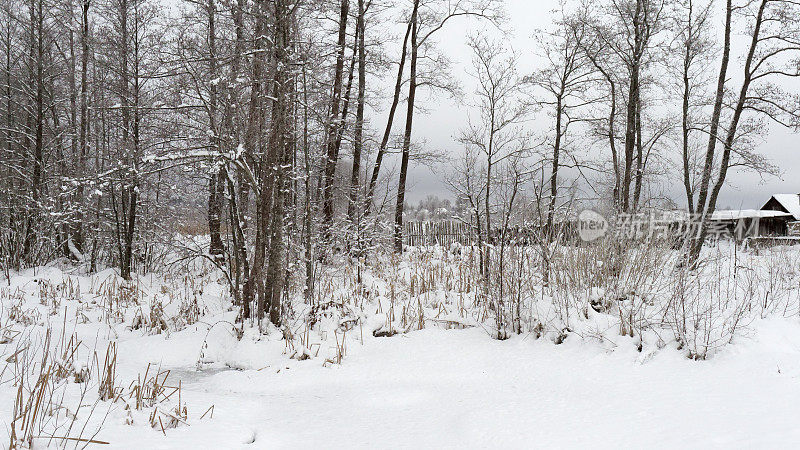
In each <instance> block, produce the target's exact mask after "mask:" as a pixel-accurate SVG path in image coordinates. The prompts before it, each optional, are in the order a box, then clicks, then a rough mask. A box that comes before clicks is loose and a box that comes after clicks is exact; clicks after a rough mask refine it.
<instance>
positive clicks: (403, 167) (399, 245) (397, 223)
mask: <svg viewBox="0 0 800 450" xmlns="http://www.w3.org/2000/svg"><path fill="white" fill-rule="evenodd" d="M418 10H419V0H414V9H413V11H412V12H411V74H410V78H409V83H408V109H407V110H406V129H405V133H404V134H403V155H402V159H401V161H400V180H399V183H398V185H397V204H396V205H395V210H394V250H395V252H397V253H403V207H404V206H405V199H406V177H407V176H408V158H409V154H410V151H411V130H412V127H413V122H414V97H415V96H416V92H417V51H418V48H417V14H418Z"/></svg>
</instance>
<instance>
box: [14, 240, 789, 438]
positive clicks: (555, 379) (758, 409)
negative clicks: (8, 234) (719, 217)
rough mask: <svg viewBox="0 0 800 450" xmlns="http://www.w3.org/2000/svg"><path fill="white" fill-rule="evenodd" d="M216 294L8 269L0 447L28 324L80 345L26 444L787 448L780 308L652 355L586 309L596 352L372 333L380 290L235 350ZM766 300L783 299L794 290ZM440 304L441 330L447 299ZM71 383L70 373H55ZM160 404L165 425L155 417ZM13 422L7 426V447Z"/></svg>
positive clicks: (29, 377)
mask: <svg viewBox="0 0 800 450" xmlns="http://www.w3.org/2000/svg"><path fill="white" fill-rule="evenodd" d="M792 254H794V253H792ZM794 255H795V256H796V254H794ZM410 270H411V271H413V268H412V269H408V268H404V269H403V271H406V272H408V271H410ZM792 282H794V281H792ZM221 283H222V281H221V277H219V274H216V273H214V272H213V271H212V270H211V269H210V268H208V267H206V268H201V269H198V270H197V271H196V272H193V273H192V276H188V275H186V274H184V275H178V276H176V275H172V276H161V275H152V276H143V277H139V278H138V279H137V281H136V282H135V283H134V284H133V285H132V286H135V288H133V287H129V286H128V285H124V284H123V283H122V282H121V281H120V280H118V278H117V277H116V275H115V274H114V272H113V271H110V270H107V271H104V272H101V273H99V274H95V275H92V276H78V275H69V274H65V273H64V272H62V271H61V270H59V269H57V268H54V267H49V268H38V269H36V270H28V271H25V272H23V273H20V274H14V275H12V277H11V279H10V281H9V283H8V286H3V287H0V299H2V306H3V308H2V313H0V338H1V339H0V342H2V343H1V344H0V355H2V360H0V364H4V365H5V368H4V369H0V371H2V374H0V429H2V433H5V434H6V436H5V437H2V436H0V439H2V441H0V442H9V437H8V434H10V433H11V429H12V428H11V421H12V417H14V416H15V413H14V408H15V397H16V396H17V395H19V394H18V393H19V392H21V393H22V394H21V395H22V400H23V401H22V403H23V404H25V403H26V401H27V399H29V398H31V396H32V394H33V393H34V392H37V391H36V389H35V385H36V381H37V377H38V376H39V375H40V371H39V370H38V369H37V365H40V361H41V350H40V346H39V343H40V342H42V340H43V339H44V336H46V330H48V329H49V330H50V333H51V341H52V344H51V348H59V349H63V348H71V347H69V346H68V345H67V346H65V345H64V344H63V342H65V341H66V340H68V339H69V336H71V335H73V333H74V335H75V336H77V338H78V339H79V340H80V342H81V344H80V346H78V348H77V350H76V351H74V352H59V351H55V350H52V351H51V354H52V355H53V356H51V358H50V361H51V362H53V361H55V362H59V361H66V360H69V364H65V365H69V367H70V370H67V372H69V374H68V375H67V376H62V377H54V376H51V382H50V384H49V386H50V388H48V389H49V390H48V391H47V392H52V393H55V394H54V395H52V396H51V397H53V398H55V401H54V403H53V404H48V405H49V406H48V407H46V408H42V409H41V410H40V411H41V412H40V415H39V417H40V419H39V420H43V419H42V418H44V420H45V422H44V423H43V425H40V426H39V425H37V428H36V430H35V431H34V432H33V433H32V434H31V435H32V436H35V437H36V438H35V439H34V440H33V442H34V446H46V445H47V444H48V443H50V444H51V445H64V444H66V446H68V447H73V446H75V447H78V448H81V447H83V446H84V445H85V444H86V442H84V441H78V440H70V441H61V440H56V441H48V440H47V439H45V438H43V437H42V436H48V435H50V436H70V437H80V438H81V439H92V440H94V441H103V442H108V443H110V444H111V445H112V446H113V447H114V448H319V447H325V448H376V447H377V448H387V447H388V448H442V447H446V448H450V447H469V448H487V447H489V448H497V447H512V446H513V447H556V448H586V447H593V448H598V447H599V448H619V447H623V448H631V447H633V448H676V447H679V448H686V447H690V448H700V447H702V448H709V447H711V448H730V447H739V448H743V447H747V448H753V447H758V448H774V447H789V446H792V445H793V444H794V443H795V442H798V441H800V427H798V426H797V424H798V423H800V319H798V317H797V315H796V311H795V310H789V309H786V308H772V309H775V310H778V309H782V310H783V311H784V312H785V313H783V314H764V313H763V311H764V310H761V311H762V313H759V314H754V315H753V317H751V319H749V320H747V321H744V320H743V321H742V322H743V323H744V322H746V324H745V325H742V326H741V327H740V329H739V331H738V332H737V334H736V336H735V338H734V339H733V341H732V342H731V343H730V344H729V345H726V346H720V347H719V348H718V349H717V350H716V351H715V352H714V353H713V355H712V356H711V357H709V358H708V359H707V360H704V361H694V360H691V359H689V358H687V357H686V351H685V349H679V348H678V344H677V343H676V342H675V341H674V340H672V339H669V338H664V339H663V342H662V343H661V344H659V345H655V344H652V342H653V338H652V336H650V335H648V336H645V337H639V336H637V337H633V338H632V337H629V336H620V333H619V331H618V330H619V324H618V323H611V325H608V323H609V321H610V320H611V319H613V314H601V313H598V314H594V313H592V314H590V315H588V317H587V319H584V320H585V321H588V322H591V324H592V325H591V327H589V326H584V327H583V330H589V329H592V328H599V327H605V328H606V331H607V332H605V333H601V336H602V338H596V337H597V336H595V335H594V334H592V333H584V334H580V333H579V331H580V330H578V327H576V326H574V325H570V326H571V327H572V328H573V330H578V331H574V332H570V333H568V335H567V338H566V340H564V341H563V343H561V344H560V345H556V344H555V343H554V339H552V336H548V335H547V334H545V336H543V337H542V338H539V339H537V338H536V335H535V333H532V332H525V333H522V334H521V335H516V334H512V335H511V337H510V338H509V339H507V340H496V339H493V338H492V335H494V332H493V331H492V330H490V329H487V325H486V324H487V323H489V324H490V323H492V320H491V319H487V320H486V321H484V322H481V321H480V320H475V319H469V318H467V319H464V320H462V321H461V323H462V325H463V326H465V327H466V328H463V329H462V327H461V326H457V327H455V328H453V329H448V328H450V327H449V326H436V325H435V323H434V324H431V325H428V326H425V327H424V328H423V329H420V330H417V329H415V328H414V327H410V328H408V331H407V332H405V333H403V332H400V333H398V334H395V335H394V336H391V337H374V336H373V334H372V331H373V330H375V329H378V328H380V327H381V326H382V325H383V324H385V322H386V320H387V319H386V309H387V306H386V305H385V304H384V305H383V306H378V307H376V306H375V304H376V303H380V302H381V300H380V298H381V296H380V295H379V296H378V297H377V298H374V299H373V300H372V301H370V302H365V303H364V304H362V305H361V306H360V308H359V309H360V311H361V312H355V313H353V314H355V316H356V317H357V319H358V320H357V322H358V324H357V325H356V326H352V327H351V326H348V327H347V328H348V329H349V331H346V333H345V332H342V330H344V328H341V324H342V323H343V317H336V318H328V319H327V320H328V321H329V322H330V323H327V322H325V320H324V317H323V319H321V320H320V321H319V322H318V324H317V326H316V327H314V329H313V330H304V329H303V327H302V325H298V326H297V327H296V329H295V330H294V331H293V332H294V336H293V339H291V340H286V339H284V336H285V335H286V332H285V331H281V330H277V329H267V330H265V331H264V332H263V333H259V332H258V329H257V328H256V327H245V329H244V334H243V335H242V336H237V333H239V330H241V328H240V325H238V324H237V325H234V322H235V318H236V311H235V309H234V308H232V307H231V302H230V299H229V298H228V296H227V295H226V290H225V287H224V285H223V284H221ZM4 284H5V283H4ZM782 286H783V285H782ZM784 294H785V295H784V296H783V297H781V298H782V299H783V300H786V301H788V300H791V301H793V302H797V301H798V298H797V291H788V290H787V291H786V292H785V293H784ZM420 295H422V294H420ZM444 297H447V298H449V300H448V302H450V303H448V305H450V306H445V308H447V309H449V314H450V316H452V320H453V322H456V321H457V320H456V318H455V317H454V316H453V314H454V313H453V309H454V308H453V307H452V304H455V303H457V302H458V300H457V299H456V297H455V296H449V297H448V296H447V295H445V296H444ZM43 299H44V300H43ZM787 299H788V300H787ZM783 300H782V301H783ZM109 301H110V302H111V304H110V305H109ZM193 304H196V305H197V313H199V314H195V313H193V312H192V311H193V310H192V307H191V305H193ZM365 305H366V306H365ZM298 308H299V306H298ZM398 308H399V306H398ZM438 308H442V306H441V305H440V306H439V307H438ZM162 309H163V313H160V312H159V311H160V310H162ZM353 309H355V308H353ZM436 309H437V308H432V310H433V311H435V310H436ZM379 310H380V311H383V312H382V313H378V311H379ZM365 311H367V312H368V314H365V313H364V312H365ZM786 311H788V312H786ZM792 311H795V312H792ZM305 313H307V312H303V311H301V312H298V313H297V315H298V316H299V317H302V316H303V314H305ZM348 314H350V313H347V314H345V313H342V314H341V316H348ZM397 314H398V316H399V315H400V313H399V312H398V313H397ZM426 314H428V316H426V317H432V312H431V311H429V312H426ZM606 316H608V317H606ZM761 316H764V317H763V318H762V317H761ZM376 317H377V318H378V319H376ZM162 319H163V320H164V323H163V326H162V324H161V323H160V320H162ZM448 320H449V319H448ZM398 321H399V319H398ZM398 323H399V322H398ZM331 324H333V326H331ZM326 326H327V331H326ZM608 330H611V331H608ZM657 332H658V330H654V331H649V332H648V333H651V334H652V333H657ZM300 334H305V336H306V337H304V338H303V337H300V336H299V335H300ZM642 340H644V342H645V345H643V346H642V349H641V351H639V349H638V348H639V346H640V342H641V341H642ZM109 342H114V343H116V354H117V358H116V361H117V363H116V367H115V371H114V376H113V380H114V383H113V384H114V392H115V398H114V399H112V400H98V392H99V390H98V385H99V384H100V380H101V379H102V378H103V373H104V369H103V367H105V365H104V359H105V355H106V352H107V349H108V345H109ZM20 350H23V351H24V353H20ZM26 353H30V354H31V355H33V356H23V355H24V354H26ZM67 353H69V354H67ZM303 354H307V355H309V356H310V357H309V358H307V359H304V358H298V355H303ZM292 356H294V357H292ZM337 356H341V357H342V358H341V360H340V361H339V360H337ZM23 363H27V365H25V364H23ZM81 370H88V372H89V376H88V379H86V380H77V379H76V378H75V376H74V372H80V371H81ZM166 371H169V373H167V372H166ZM154 373H155V374H158V373H162V374H163V375H162V378H160V381H159V382H160V383H161V384H163V385H166V386H167V387H166V388H165V389H163V390H162V391H161V392H162V393H161V395H160V396H159V395H156V400H155V401H152V402H146V401H145V402H143V404H142V405H141V406H140V407H137V406H136V401H135V399H136V396H137V394H136V386H137V385H139V386H145V389H148V387H147V386H148V385H147V383H146V382H145V380H146V379H148V378H152V376H153V374H154ZM19 374H24V377H22V378H23V381H22V385H23V389H22V390H21V391H19V390H18V386H19V384H20V377H19ZM137 380H138V381H137ZM76 381H81V382H76ZM178 386H180V390H179V392H178V391H175V392H176V393H174V394H170V393H171V392H172V391H173V390H174V389H173V387H178ZM150 387H152V385H150ZM81 392H84V395H83V397H81V395H80V394H81ZM178 395H180V399H178V398H177V397H178ZM45 397H47V395H45ZM178 402H180V408H178V411H182V408H184V407H185V408H186V414H185V416H184V415H182V414H180V413H176V412H175V410H176V406H178ZM55 404H60V406H58V407H55V406H53V405H55ZM77 405H81V406H80V408H78V406H77ZM212 406H213V410H212V409H211V408H212ZM76 411H77V414H75V412H76ZM176 414H177V415H179V416H180V417H178V418H177V419H175V420H171V417H174V416H175V415H176ZM18 416H19V413H18V414H17V417H18ZM201 416H204V417H202V418H201ZM73 417H74V421H73V420H72V418H73ZM153 419H154V420H153ZM68 423H73V425H72V427H71V428H69V429H68V426H69V425H66V424H68ZM152 423H155V426H151V424H152ZM20 427H21V424H20V419H19V417H18V419H17V422H16V426H15V432H16V435H17V437H19V436H20V434H21V433H20ZM99 445H100V444H98V446H99Z"/></svg>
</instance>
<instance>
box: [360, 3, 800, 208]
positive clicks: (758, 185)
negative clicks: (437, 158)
mask: <svg viewBox="0 0 800 450" xmlns="http://www.w3.org/2000/svg"><path fill="white" fill-rule="evenodd" d="M556 6H557V1H555V0H506V11H507V13H508V17H509V23H508V24H507V25H506V27H505V28H507V29H510V30H511V35H510V37H509V38H508V42H509V43H510V45H511V46H512V47H513V48H514V50H515V51H516V52H517V53H518V54H519V72H520V74H526V73H530V72H531V71H533V70H534V68H535V65H536V62H537V59H536V56H535V53H534V52H535V42H534V40H533V38H532V37H531V36H532V34H533V32H534V31H535V30H536V29H537V28H547V27H548V26H549V24H550V21H551V14H550V11H552V9H553V8H555V7H556ZM717 7H719V6H717ZM479 27H480V28H482V29H485V30H486V31H487V32H492V33H499V32H497V31H494V30H493V29H492V27H491V26H489V25H487V24H486V23H485V22H479V21H468V20H461V21H456V22H453V23H450V24H448V26H447V27H446V28H445V29H443V30H442V31H440V34H439V43H440V46H441V48H442V49H444V50H445V51H446V52H447V54H448V55H449V56H450V58H451V60H452V61H453V75H454V76H455V77H456V78H457V79H458V80H459V81H460V82H461V84H462V88H463V91H464V93H465V94H466V95H470V94H471V93H472V92H473V90H474V86H473V85H472V84H471V79H470V77H468V76H467V75H465V70H469V69H470V68H471V63H470V58H471V56H470V51H469V49H468V48H467V46H466V36H467V35H468V33H469V32H471V31H477V30H478V28H479ZM733 64H740V63H739V61H734V62H733ZM737 67H738V66H737ZM739 71H740V70H739ZM422 100H423V101H424V102H425V103H424V104H425V106H426V108H427V110H428V111H427V113H424V114H418V115H417V116H416V118H415V121H414V136H413V137H414V139H415V140H416V141H424V143H425V145H426V146H428V147H430V148H435V149H438V150H443V151H445V152H447V153H449V154H456V155H457V154H459V153H460V151H461V149H460V145H459V144H458V142H456V140H455V138H454V136H455V135H457V133H458V131H459V129H460V128H461V127H463V126H464V124H465V123H466V120H467V114H468V110H469V108H467V107H466V106H465V105H463V104H461V103H460V102H458V101H456V100H453V99H450V98H447V97H442V96H440V97H437V98H430V97H429V96H428V95H423V96H422ZM383 113H384V114H383V116H385V111H383ZM400 117H404V114H403V115H402V116H400ZM383 120H384V119H383V118H381V119H380V121H379V122H376V123H375V124H374V126H375V125H377V126H378V128H380V126H381V125H378V124H380V123H381V122H382V121H383ZM401 120H402V119H401ZM539 120H540V121H545V120H547V118H546V116H544V115H542V117H541V118H540V119H539ZM547 126H548V125H547V124H546V123H537V122H536V120H533V121H532V122H531V123H530V127H531V129H532V130H542V129H545V128H546V127H547ZM401 127H402V122H401V123H396V124H395V130H396V131H397V130H400V129H402V128H401ZM758 148H759V151H760V152H761V153H762V154H764V155H766V156H767V157H768V158H770V160H771V161H772V162H773V163H774V164H776V165H777V166H778V167H780V168H781V170H782V172H783V175H782V177H781V178H776V177H773V176H766V177H764V178H763V179H762V176H761V175H759V174H756V173H752V172H751V173H742V172H740V171H733V170H732V171H731V172H729V174H728V184H727V185H726V186H725V187H724V188H723V191H722V193H721V194H720V199H719V202H718V207H720V208H727V207H730V208H734V209H740V208H758V207H760V206H761V205H762V204H763V203H764V202H766V201H767V199H769V196H770V195H772V194H773V193H800V135H798V134H795V133H793V132H792V131H790V130H786V129H783V128H780V127H777V126H774V127H771V130H770V133H769V135H768V137H767V138H766V140H765V141H764V142H763V143H761V144H760V145H759V147H758ZM445 172H446V167H445V166H439V167H436V168H434V169H433V170H431V169H429V168H427V167H423V166H417V167H412V170H411V171H410V173H409V180H408V182H409V192H408V195H407V197H406V198H407V199H408V201H409V202H411V203H416V202H418V201H419V200H420V199H423V198H425V197H426V196H427V195H429V194H435V195H438V196H440V197H447V198H452V193H450V192H449V190H448V189H447V187H446V186H445V184H444V183H443V174H444V173H445ZM671 181H672V180H666V185H667V189H668V190H669V192H671V197H672V198H673V199H674V200H675V201H677V202H678V203H679V204H685V201H683V191H682V189H683V188H682V182H681V179H680V175H679V174H678V173H675V175H674V182H671Z"/></svg>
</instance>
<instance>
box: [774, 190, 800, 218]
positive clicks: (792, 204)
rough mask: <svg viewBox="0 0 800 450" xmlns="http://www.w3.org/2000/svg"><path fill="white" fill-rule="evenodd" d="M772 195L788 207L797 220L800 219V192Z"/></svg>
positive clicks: (787, 209)
mask: <svg viewBox="0 0 800 450" xmlns="http://www.w3.org/2000/svg"><path fill="white" fill-rule="evenodd" d="M772 197H773V198H775V200H777V201H778V203H780V204H781V205H782V206H783V207H784V208H786V211H789V214H791V215H792V216H794V219H795V220H800V194H775V195H773V196H772Z"/></svg>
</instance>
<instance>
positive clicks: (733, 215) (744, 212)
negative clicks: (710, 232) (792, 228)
mask: <svg viewBox="0 0 800 450" xmlns="http://www.w3.org/2000/svg"><path fill="white" fill-rule="evenodd" d="M790 215H791V214H788V213H785V212H783V211H770V210H760V209H731V210H723V211H714V214H712V215H711V220H732V219H750V218H762V219H763V218H768V217H789V216H790Z"/></svg>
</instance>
